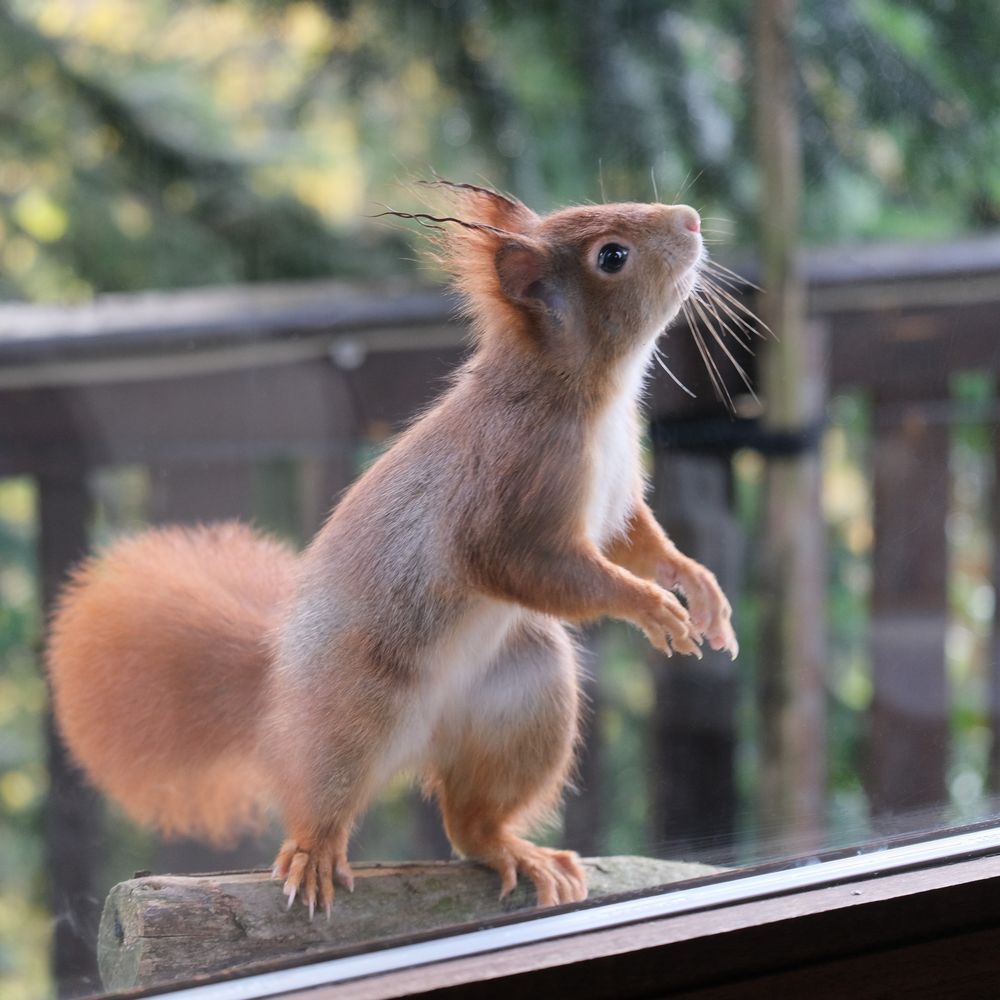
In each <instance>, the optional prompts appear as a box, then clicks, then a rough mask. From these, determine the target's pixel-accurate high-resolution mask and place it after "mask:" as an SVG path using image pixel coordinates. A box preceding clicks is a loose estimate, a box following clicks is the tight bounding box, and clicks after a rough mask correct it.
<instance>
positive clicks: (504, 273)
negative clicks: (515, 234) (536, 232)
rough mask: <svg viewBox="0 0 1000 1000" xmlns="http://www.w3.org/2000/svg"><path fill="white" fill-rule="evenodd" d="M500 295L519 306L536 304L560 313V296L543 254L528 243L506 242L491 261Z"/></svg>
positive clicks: (561, 304)
mask: <svg viewBox="0 0 1000 1000" xmlns="http://www.w3.org/2000/svg"><path fill="white" fill-rule="evenodd" d="M493 261H494V265H495V267H496V271H497V278H498V279H499V282H500V291H501V292H503V294H504V296H505V297H506V298H507V299H509V300H510V301H511V302H513V303H515V304H516V305H519V306H530V305H532V304H539V305H542V306H544V307H545V308H547V309H549V310H550V311H552V312H555V313H558V312H561V311H562V306H563V301H562V295H561V294H560V293H559V290H558V288H557V285H556V281H555V276H554V274H553V273H552V268H551V264H550V261H549V258H548V255H547V254H546V252H545V251H544V250H543V249H542V248H541V247H539V246H537V245H535V244H534V243H531V242H528V241H527V240H524V241H521V240H506V241H505V242H504V243H502V244H501V246H500V248H499V249H498V250H497V252H496V254H495V256H494V258H493Z"/></svg>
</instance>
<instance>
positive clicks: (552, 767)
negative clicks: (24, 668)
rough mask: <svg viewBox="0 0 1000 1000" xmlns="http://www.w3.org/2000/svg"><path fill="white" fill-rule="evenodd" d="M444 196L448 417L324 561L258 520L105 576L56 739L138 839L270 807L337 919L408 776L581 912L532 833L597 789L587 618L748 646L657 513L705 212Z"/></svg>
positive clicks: (345, 507) (143, 555) (384, 466)
mask: <svg viewBox="0 0 1000 1000" xmlns="http://www.w3.org/2000/svg"><path fill="white" fill-rule="evenodd" d="M438 187H439V188H440V189H441V190H442V191H443V192H444V193H445V194H447V195H448V196H449V197H450V198H451V204H452V205H453V214H450V215H448V216H425V217H424V218H425V221H428V220H431V219H437V220H438V224H439V225H441V226H444V227H447V228H446V229H444V230H442V235H441V237H440V239H439V251H440V252H441V253H442V254H443V257H444V259H445V260H446V262H447V263H448V265H449V266H450V268H451V270H452V271H453V273H454V275H455V280H456V283H457V285H458V287H459V288H460V290H461V291H462V293H463V294H464V296H465V298H466V301H467V305H468V308H469V310H470V314H471V315H472V318H473V321H474V324H475V327H476V330H477V332H478V342H477V346H476V350H475V352H474V354H473V356H472V358H471V360H470V361H469V362H468V363H467V365H466V366H465V367H464V368H463V369H462V370H461V371H460V372H459V373H458V375H457V377H456V379H455V381H454V384H453V385H452V387H451V389H450V390H449V391H448V392H446V393H445V394H444V396H443V397H442V398H441V400H440V401H439V402H438V404H437V405H436V406H435V407H433V408H432V409H431V410H430V411H429V412H427V413H426V414H424V415H423V416H422V417H421V418H420V419H419V420H418V421H417V422H416V423H415V424H414V425H413V426H412V427H411V428H410V429H409V430H408V431H407V432H406V433H404V434H403V435H401V436H400V438H399V440H398V441H397V442H396V443H395V445H394V446H393V447H392V448H391V449H390V450H389V451H388V452H387V453H386V454H384V455H383V456H382V457H381V458H380V459H379V461H378V462H376V463H375V464H374V466H373V467H372V468H371V469H369V470H368V472H367V473H366V474H365V475H364V476H362V477H361V479H360V480H359V481H358V482H357V483H355V484H354V486H353V487H352V488H351V489H350V490H349V491H348V492H347V494H346V496H345V497H344V498H343V500H342V501H341V502H340V504H339V505H338V506H337V508H336V510H335V511H334V512H333V514H332V515H331V516H330V518H329V520H328V521H327V523H326V524H325V525H324V527H323V529H322V530H321V531H320V532H319V534H318V535H317V536H316V538H315V539H314V540H313V542H312V543H311V544H310V546H309V547H308V548H307V549H306V551H305V552H304V553H303V554H302V555H301V556H299V557H294V556H293V555H292V554H291V553H289V552H288V551H287V550H286V549H284V548H283V547H281V546H279V545H277V544H276V543H274V542H270V541H267V540H265V539H261V538H259V537H258V536H255V535H253V534H252V533H251V532H250V531H249V529H245V528H241V527H240V526H237V525H225V526H222V527H219V528H202V529H195V530H192V531H183V530H180V529H176V530H168V531H159V532H152V533H149V534H146V535H142V536H139V537H138V538H135V539H130V540H128V541H125V542H122V543H119V544H118V545H117V546H114V547H112V548H111V550H110V551H109V552H107V553H105V554H104V555H103V556H100V557H97V558H96V559H95V560H93V561H91V562H89V563H87V564H86V565H85V566H84V567H83V568H82V569H81V570H80V571H79V572H78V573H77V575H76V576H75V578H74V580H73V581H72V582H71V583H70V585H69V587H68V589H67V591H66V594H65V595H64V598H63V600H62V602H61V604H60V606H59V609H58V611H57V614H56V617H55V620H54V624H53V629H52V637H51V642H50V648H49V661H50V670H51V676H52V682H53V689H54V692H55V698H56V711H57V715H58V717H59V719H60V723H61V726H62V729H63V733H64V735H65V737H66V740H67V743H68V744H69V746H70V748H71V749H72V751H73V753H74V755H75V756H76V758H77V759H78V760H79V761H80V763H81V764H82V765H83V766H84V767H85V768H86V769H87V772H88V773H89V774H90V776H91V777H92V779H93V780H94V781H95V783H96V784H98V785H99V786H100V787H101V788H103V789H104V790H105V791H107V792H108V793H109V794H110V795H112V796H113V797H115V798H117V799H118V800H119V801H121V802H122V803H123V804H124V806H125V807H126V808H127V809H128V810H129V811H130V812H131V813H132V815H134V816H136V817H137V818H140V819H143V820H147V821H151V822H156V823H158V824H160V825H161V826H164V827H165V828H167V829H174V830H185V831H191V830H199V831H201V832H204V833H208V834H215V835H218V834H220V833H221V832H223V831H225V830H228V829H230V828H231V827H232V825H233V824H234V823H238V822H242V821H245V820H247V819H248V818H249V817H251V816H252V814H253V810H254V808H255V807H256V806H255V804H256V802H257V801H259V799H260V798H262V797H270V798H271V799H273V801H275V802H276V803H277V805H278V807H279V808H280V810H281V813H282V816H283V819H284V822H285V826H286V830H287V839H286V841H285V843H284V844H283V845H282V848H281V850H280V852H279V854H278V857H277V860H276V863H275V872H276V874H277V875H279V876H280V877H282V878H283V879H284V880H285V892H286V894H288V896H289V897H290V899H294V898H295V897H296V896H297V895H299V894H301V897H302V899H303V901H304V902H305V904H306V905H307V906H308V907H309V909H310V912H311V911H312V910H313V909H314V908H315V906H316V905H317V904H318V905H322V906H326V907H327V908H329V906H330V905H331V902H332V899H333V891H334V890H333V883H334V881H338V882H340V883H341V884H342V885H347V886H350V885H351V882H352V878H351V872H350V866H349V864H348V861H347V845H348V838H349V834H350V830H351V827H352V825H353V823H354V822H355V820H356V818H357V817H358V816H359V815H360V813H361V812H362V811H363V810H364V809H365V807H366V806H367V805H368V803H369V801H370V800H371V798H372V796H373V795H374V794H376V792H377V791H378V789H379V788H380V787H381V786H382V785H383V784H384V783H385V782H386V781H387V780H388V779H389V778H390V777H391V776H392V775H393V774H394V773H396V772H397V771H400V770H409V771H412V772H414V773H416V774H418V775H420V776H422V778H423V780H424V783H425V787H426V788H427V789H428V790H429V791H430V792H432V793H433V794H434V795H436V796H437V798H438V800H439V802H440V805H441V808H442V812H443V815H444V820H445V825H446V828H447V830H448V833H449V836H450V837H451V840H452V843H453V844H454V846H455V848H456V850H458V851H459V852H461V853H464V854H466V855H469V856H472V857H478V858H480V859H481V860H483V861H485V862H486V863H487V864H490V865H492V866H493V867H494V868H496V870H497V871H498V872H499V873H500V876H501V883H502V887H503V891H504V892H507V891H509V890H510V888H512V886H513V884H514V881H515V880H516V878H517V875H518V874H522V875H525V876H526V877H528V878H529V879H531V881H532V882H533V883H534V885H535V887H536V889H537V892H538V899H539V901H540V902H541V903H545V904H548V903H557V902H569V901H572V900H578V899H582V898H583V897H584V896H585V895H586V884H585V879H584V874H583V870H582V868H581V867H580V865H579V862H578V860H577V859H576V857H575V855H573V854H572V853H571V852H560V851H551V850H547V849H542V848H537V847H535V846H533V845H532V844H530V843H529V842H528V841H527V840H525V839H524V837H523V835H524V833H525V832H526V831H527V829H528V828H529V827H530V826H531V825H532V824H533V823H535V822H537V821H539V820H540V819H542V818H544V817H545V816H546V815H548V814H550V813H551V812H552V811H553V810H554V809H555V808H556V806H557V805H558V803H559V800H560V798H561V795H562V791H563V788H564V786H565V784H566V781H567V778H568V774H569V772H570V770H571V767H572V758H573V748H574V745H575V743H576V739H577V712H578V697H579V696H578V691H577V678H576V669H577V667H576V659H575V655H574V652H573V649H572V645H571V643H570V640H569V638H568V635H567V631H566V625H565V623H567V622H575V621H583V620H587V619H591V618H597V617H600V616H602V615H611V616H614V617H618V618H622V619H625V620H628V621H631V622H633V623H634V624H635V625H637V626H638V627H639V628H641V629H642V630H643V631H644V632H645V633H646V635H647V636H648V637H649V639H650V641H651V642H652V643H653V644H654V645H656V646H657V647H658V648H660V649H662V650H664V651H666V652H668V653H669V652H672V651H678V652H684V653H697V652H698V645H699V643H700V642H701V641H702V640H703V638H707V639H708V641H709V642H711V643H712V645H713V646H716V647H717V648H723V647H725V648H729V649H730V650H731V651H733V652H735V637H734V636H733V635H732V629H731V626H730V624H729V614H730V613H729V605H728V603H727V602H726V600H725V598H724V597H723V595H722V593H721V591H719V589H718V586H717V585H716V584H715V580H714V577H712V575H711V573H709V572H708V570H706V569H704V568H703V567H701V566H699V565H698V564H697V563H695V562H694V561H693V560H690V559H688V558H687V557H685V556H682V555H681V554H680V553H679V552H677V550H676V548H674V546H673V545H672V543H670V542H669V540H668V539H667V538H666V536H665V535H664V534H663V532H662V531H661V530H660V529H659V527H658V526H657V525H656V523H655V521H654V520H653V518H652V515H651V513H650V512H649V509H648V507H647V506H646V504H645V501H644V500H643V498H642V492H643V483H642V478H641V474H640V462H639V444H638V436H639V421H638V410H637V406H638V398H639V395H640V393H641V390H642V383H643V378H644V373H645V369H646V366H647V364H648V361H649V357H650V355H651V352H652V349H653V345H654V342H655V340H656V337H657V336H658V335H659V333H660V332H661V331H662V330H663V328H664V327H665V326H666V324H667V323H668V322H669V321H670V320H671V319H672V318H673V316H674V315H675V314H676V312H677V311H678V309H679V308H680V305H681V302H682V301H683V299H684V297H685V296H686V295H687V294H688V292H689V291H690V288H691V286H692V284H693V280H694V274H695V271H696V269H697V265H698V262H699V260H700V255H701V252H702V250H701V239H700V237H699V236H698V235H697V233H696V227H693V225H692V224H691V223H692V222H693V219H696V218H697V217H696V215H695V213H694V212H693V210H691V209H689V208H686V207H684V206H665V205H631V204H629V205H602V206H589V207H580V208H569V209H564V210H562V211H560V212H556V213H553V214H552V215H549V216H545V217H540V216H537V215H536V214H535V213H534V212H531V211H530V210H529V209H527V208H526V207H525V206H523V205H521V203H520V202H518V201H516V200H515V199H513V198H510V197H508V196H506V195H500V194H497V193H495V192H490V191H488V190H486V189H484V188H480V187H475V186H467V185H466V186H463V185H451V184H448V183H447V182H441V183H439V185H438ZM444 219H449V220H451V221H442V220H444ZM608 243H616V244H620V245H623V246H626V247H627V248H628V258H627V261H626V266H625V267H623V268H622V270H621V272H620V273H614V274H612V273H609V272H607V271H604V270H602V269H601V268H600V267H599V261H600V249H601V247H602V246H603V245H605V244H608ZM674 587H678V588H680V589H683V590H684V591H685V592H686V594H687V597H688V602H689V606H690V614H689V611H688V610H687V609H686V608H685V607H684V606H683V605H682V604H681V603H680V601H679V600H678V599H677V597H676V596H675V595H674V594H673V593H672V592H671V590H672V588H674Z"/></svg>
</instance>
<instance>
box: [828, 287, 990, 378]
mask: <svg viewBox="0 0 1000 1000" xmlns="http://www.w3.org/2000/svg"><path fill="white" fill-rule="evenodd" d="M997 287H998V288H1000V277H998V279H997ZM827 322H828V323H829V326H830V344H831V362H830V376H829V377H830V381H831V383H832V384H833V385H834V386H870V387H872V388H873V389H877V388H878V387H879V386H880V385H881V386H901V387H903V388H906V387H909V386H914V387H915V386H916V385H918V384H926V383H934V382H937V381H939V380H940V377H941V373H942V372H948V371H962V370H963V369H969V370H978V371H992V372H1000V351H997V348H996V345H997V338H998V336H1000V304H998V303H997V302H980V303H967V304H964V305H958V304H956V305H952V306H948V307H937V308H923V309H913V308H904V307H896V308H887V309H878V310H875V309H872V310H871V311H870V312H865V313H853V312H849V313H832V314H830V315H828V316H827ZM896 394H897V395H902V393H899V392H897V393H896Z"/></svg>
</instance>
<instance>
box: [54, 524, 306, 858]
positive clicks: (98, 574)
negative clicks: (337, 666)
mask: <svg viewBox="0 0 1000 1000" xmlns="http://www.w3.org/2000/svg"><path fill="white" fill-rule="evenodd" d="M295 558H296V557H295V553H294V552H293V551H292V550H291V549H290V548H288V547H286V546H285V545H283V544H281V543H280V542H277V541H275V540H274V539H270V538H265V537H262V536H260V535H258V534H256V533H255V532H253V531H252V530H251V529H250V528H249V527H247V526H246V525H242V524H238V523H235V522H232V523H225V524H217V525H207V526H203V527H197V528H165V529H158V530H153V531H147V532H145V533H143V534H140V535H137V536H135V537H132V538H127V539H124V540H123V541H120V542H118V543H117V544H115V545H113V546H112V547H111V548H110V549H108V550H107V551H106V552H104V553H102V554H100V555H98V556H95V557H93V558H91V559H89V560H88V561H86V562H85V563H83V564H82V565H81V566H80V567H79V568H78V569H77V570H76V572H75V573H74V574H73V576H72V578H71V580H70V581H69V583H68V584H67V585H66V588H65V590H64V591H63V594H62V595H61V598H60V601H59V603H58V606H57V609H56V613H55V616H54V618H53V621H52V627H51V630H50V633H49V645H48V668H49V676H50V678H51V682H52V692H53V697H54V699H55V714H56V718H57V721H58V723H59V727H60V729H61V731H62V735H63V738H64V739H65V741H66V744H67V746H68V747H69V750H70V752H71V753H72V755H73V757H74V759H75V760H76V761H77V762H78V763H79V764H80V765H81V766H82V767H83V768H84V770H85V771H86V772H87V774H88V776H89V777H90V779H91V780H92V781H93V783H94V784H95V785H97V786H98V788H100V789H101V790H102V791H103V792H105V793H106V794H107V795H109V796H110V797H111V798H113V799H114V800H115V801H117V802H118V803H119V804H120V805H121V806H122V808H123V809H124V810H125V812H127V813H128V814H129V815H130V816H131V817H132V818H134V819H136V820H138V821H140V822H142V823H150V824H153V825H155V826H157V827H159V828H160V829H161V830H162V831H164V832H165V833H172V834H189V835H192V836H200V837H203V838H207V839H209V840H215V841H225V840H229V839H231V838H232V836H233V835H234V834H236V833H238V832H240V831H242V830H244V829H247V828H249V827H252V826H253V825H255V823H256V821H257V819H258V818H259V816H260V814H261V807H262V806H263V805H264V804H265V803H264V800H265V798H266V790H265V781H264V779H263V776H262V774H261V772H260V769H259V765H258V763H257V757H256V744H257V726H258V723H259V720H260V719H261V716H262V709H263V696H264V685H265V683H266V678H267V672H268V665H269V661H270V654H269V649H268V636H269V632H270V630H271V628H272V626H273V624H274V623H275V620H276V614H277V612H278V610H279V608H280V606H281V603H282V601H283V599H284V598H285V597H286V596H287V595H288V593H289V591H290V589H291V586H292V574H293V571H294V566H295Z"/></svg>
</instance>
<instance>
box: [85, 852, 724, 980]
mask: <svg viewBox="0 0 1000 1000" xmlns="http://www.w3.org/2000/svg"><path fill="white" fill-rule="evenodd" d="M584 866H585V867H586V869H587V877H588V882H589V886H590V898H591V899H595V898H599V897H601V896H607V895H610V894H612V893H619V892H628V891H632V890H636V889H644V888H651V887H653V886H658V885H664V884H666V883H669V882H679V881H683V880H684V879H692V878H700V877H702V876H705V875H711V874H713V873H715V872H717V871H718V870H719V869H717V868H713V867H711V866H709V865H703V864H697V863H693V862H682V861H660V860H657V859H655V858H645V857H611V858H587V859H585V860H584ZM354 873H355V879H356V883H355V891H354V892H353V893H348V892H345V891H344V890H338V892H337V899H336V902H335V904H334V911H333V919H332V920H330V921H329V922H327V920H326V918H325V917H324V916H323V915H322V914H317V916H316V917H315V919H313V920H312V921H310V920H309V916H308V914H307V912H306V910H305V908H304V907H301V906H298V905H296V906H294V907H293V908H292V909H291V910H286V909H285V902H286V901H285V897H284V896H283V895H282V893H281V887H280V885H279V884H278V883H277V882H274V881H272V880H271V877H270V873H269V872H265V871H253V872H234V873H222V874H212V875H147V876H144V877H140V878H133V879H130V880H129V881H127V882H121V883H119V884H118V885H116V886H115V887H114V888H113V889H112V890H111V892H110V893H109V894H108V898H107V900H106V901H105V904H104V914H103V916H102V918H101V928H100V934H99V939H98V964H99V966H100V971H101V977H102V979H103V981H104V985H105V987H106V988H107V989H108V990H112V991H113V990H125V989H130V988H135V987H147V986H152V985H155V984H162V983H167V982H173V981H183V980H190V979H193V978H196V977H200V976H203V975H206V974H210V973H215V972H219V971H222V970H225V969H229V968H232V967H235V966H240V965H245V964H247V963H251V962H252V963H259V962H266V961H274V960H277V959H287V958H294V957H295V956H307V955H309V954H312V953H316V952H321V951H328V950H329V949H331V948H334V947H338V946H345V945H357V944H361V943H363V942H375V941H379V940H383V939H386V938H391V937H397V936H399V935H402V934H416V933H419V932H422V931H429V930H433V929H435V928H444V927H447V926H449V925H452V924H461V923H468V922H470V921H476V920H483V919H486V918H489V917H496V916H501V915H504V914H509V913H514V912H517V911H520V910H529V909H531V908H533V906H534V892H533V890H532V889H530V888H529V887H527V886H526V885H525V884H524V880H523V879H522V880H521V884H520V885H519V886H518V888H517V889H516V890H515V892H513V893H512V894H511V895H510V896H509V897H508V898H507V899H506V900H504V901H503V902H500V901H499V900H498V898H497V891H498V880H497V877H496V875H495V874H494V873H493V872H490V871H488V870H486V869H485V868H482V867H480V866H479V865H476V864H472V863H470V862H460V861H449V862H423V863H422V862H414V863H406V864H372V865H358V866H355V868H354Z"/></svg>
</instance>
